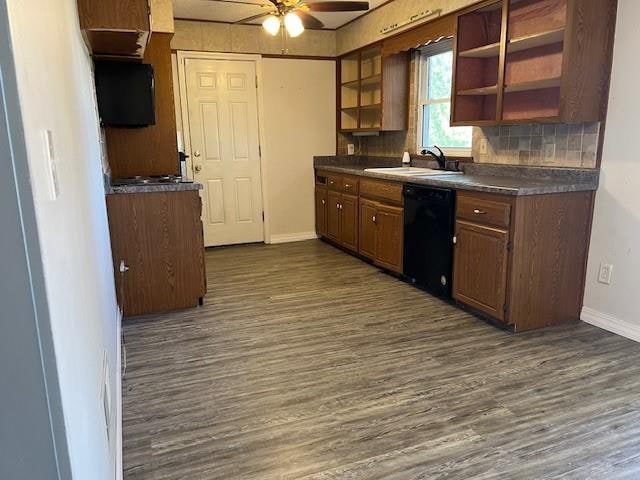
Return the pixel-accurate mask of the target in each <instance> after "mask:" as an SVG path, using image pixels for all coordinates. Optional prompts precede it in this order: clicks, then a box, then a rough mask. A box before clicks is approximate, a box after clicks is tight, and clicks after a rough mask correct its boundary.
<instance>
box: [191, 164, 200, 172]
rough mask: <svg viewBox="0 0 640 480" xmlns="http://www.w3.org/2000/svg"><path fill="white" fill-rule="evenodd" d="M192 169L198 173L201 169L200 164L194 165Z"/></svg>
mask: <svg viewBox="0 0 640 480" xmlns="http://www.w3.org/2000/svg"><path fill="white" fill-rule="evenodd" d="M193 169H194V170H195V171H196V173H200V171H201V170H202V165H196V166H195V167H193Z"/></svg>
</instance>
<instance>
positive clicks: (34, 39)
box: [3, 0, 120, 480]
mask: <svg viewBox="0 0 640 480" xmlns="http://www.w3.org/2000/svg"><path fill="white" fill-rule="evenodd" d="M6 4H7V7H8V16H9V25H10V34H11V37H12V49H13V53H14V59H15V67H16V75H17V84H18V93H19V101H20V106H21V110H22V118H23V126H24V132H25V138H24V141H25V143H26V155H27V157H28V167H29V171H30V173H31V186H32V189H33V198H34V207H35V216H36V223H37V230H38V240H39V245H40V248H41V252H42V259H41V262H42V267H43V273H44V284H45V287H46V302H47V307H48V311H49V319H50V330H51V331H50V333H51V337H52V340H53V350H54V353H55V360H56V371H57V376H58V382H59V386H60V395H61V403H62V410H63V415H64V429H65V431H66V440H67V444H68V447H69V462H70V468H71V471H72V473H73V477H72V478H75V479H79V480H80V479H88V478H90V479H92V480H101V479H109V480H111V479H113V478H114V477H116V473H115V472H116V462H117V460H116V457H117V455H116V453H117V450H118V446H117V445H118V428H117V427H118V423H119V419H118V418H117V416H116V415H115V412H116V406H117V385H118V384H119V378H120V377H119V375H118V374H117V372H118V367H117V365H118V356H117V345H118V337H117V320H118V316H117V306H116V299H115V292H114V285H113V271H112V266H111V251H110V244H109V235H108V225H107V217H106V208H105V198H104V187H103V177H102V168H101V149H100V135H99V128H98V120H97V112H96V106H95V98H94V90H93V79H92V73H91V62H90V60H89V58H88V56H87V53H86V50H85V48H84V45H83V43H82V39H81V35H80V31H79V28H78V17H77V11H76V2H75V1H74V0H9V1H8V2H6ZM45 129H50V130H51V131H52V133H53V143H54V151H55V157H56V159H57V173H58V178H59V186H60V190H59V196H58V197H57V199H55V200H54V199H53V198H52V196H51V189H50V184H49V175H48V173H47V172H48V166H47V165H48V162H47V161H46V159H45V149H44V141H43V131H44V130H45ZM36 300H37V299H36ZM103 358H106V361H107V364H108V367H109V376H108V379H109V383H110V387H111V396H110V402H111V405H112V411H113V414H112V415H111V422H110V423H111V424H110V429H111V435H110V437H109V438H107V435H106V431H105V424H104V422H105V421H104V413H103V409H102V399H101V387H102V384H103V382H102V377H103ZM49 366H50V365H49V364H47V363H46V364H45V365H44V368H45V369H47V368H48V367H49ZM3 391H4V385H3ZM3 396H4V394H3ZM25 401H26V399H25ZM3 427H4V425H3ZM63 477H64V478H70V477H69V476H68V475H65V474H64V473H63ZM3 478H5V477H3ZM7 478H12V477H7ZM32 478H51V477H48V476H46V477H44V476H43V477H38V476H34V477H32Z"/></svg>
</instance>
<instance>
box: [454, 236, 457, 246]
mask: <svg viewBox="0 0 640 480" xmlns="http://www.w3.org/2000/svg"><path fill="white" fill-rule="evenodd" d="M457 243H458V236H457V235H454V236H453V244H454V245H456V244H457Z"/></svg>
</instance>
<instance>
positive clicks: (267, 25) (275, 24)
mask: <svg viewBox="0 0 640 480" xmlns="http://www.w3.org/2000/svg"><path fill="white" fill-rule="evenodd" d="M262 28H264V29H265V30H266V31H267V32H268V33H269V35H273V36H274V37H275V36H276V35H277V34H278V32H279V31H280V19H279V18H278V17H276V16H275V15H269V16H268V17H267V18H265V20H264V22H262Z"/></svg>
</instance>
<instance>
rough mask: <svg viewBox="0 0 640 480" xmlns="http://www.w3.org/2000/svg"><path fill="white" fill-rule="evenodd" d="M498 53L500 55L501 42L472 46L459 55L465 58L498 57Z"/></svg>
mask: <svg viewBox="0 0 640 480" xmlns="http://www.w3.org/2000/svg"><path fill="white" fill-rule="evenodd" d="M498 55H500V42H496V43H492V44H490V45H483V46H482V47H476V48H472V49H470V50H465V51H463V52H460V53H459V56H460V57H464V58H489V57H497V56H498Z"/></svg>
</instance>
